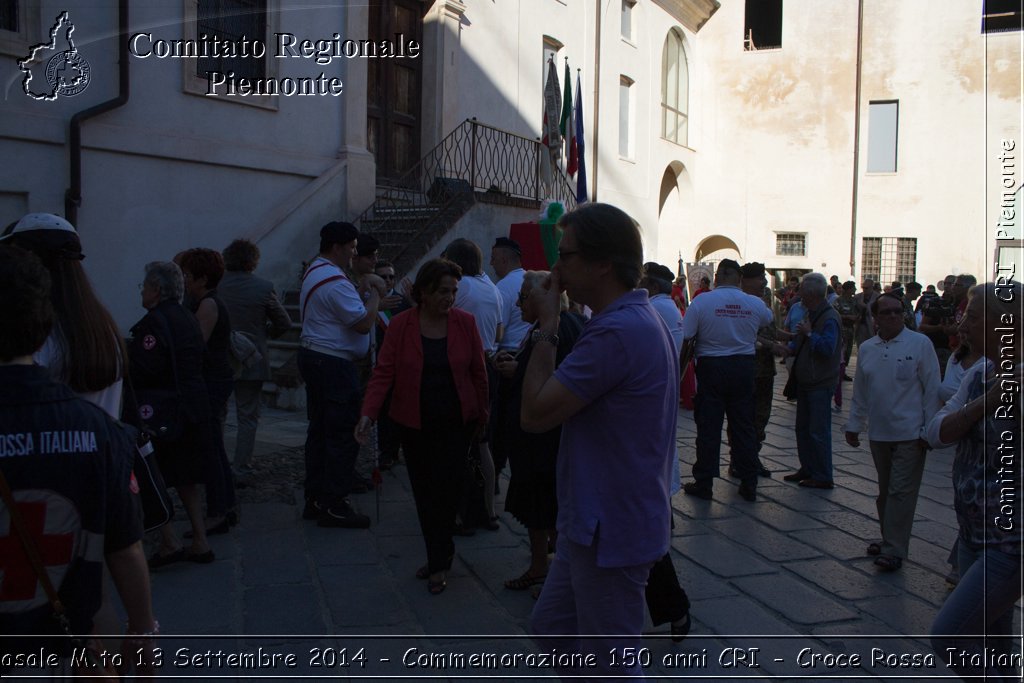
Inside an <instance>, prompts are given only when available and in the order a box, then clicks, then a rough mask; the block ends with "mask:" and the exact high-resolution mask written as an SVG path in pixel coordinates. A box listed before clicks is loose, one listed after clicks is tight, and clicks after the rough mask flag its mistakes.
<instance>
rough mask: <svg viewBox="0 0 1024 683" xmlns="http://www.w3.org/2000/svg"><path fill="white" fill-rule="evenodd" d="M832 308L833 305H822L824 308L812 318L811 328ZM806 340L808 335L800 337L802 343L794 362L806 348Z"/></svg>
mask: <svg viewBox="0 0 1024 683" xmlns="http://www.w3.org/2000/svg"><path fill="white" fill-rule="evenodd" d="M830 308H832V307H831V306H827V307H822V309H821V310H820V311H818V312H817V313H815V314H814V317H813V318H811V328H812V329H813V328H814V325H815V323H817V322H818V319H819V318H820V317H821V316H823V315H825V314H826V313H828V310H829V309H830ZM837 315H838V314H837ZM806 340H807V337H803V338H801V339H800V345H799V346H797V347H796V353H795V354H793V362H794V363H795V362H796V357H797V356H799V355H800V352H801V351H803V350H804V342H805V341H806Z"/></svg>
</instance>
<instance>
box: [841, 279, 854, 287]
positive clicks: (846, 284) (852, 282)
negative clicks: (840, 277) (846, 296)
mask: <svg viewBox="0 0 1024 683" xmlns="http://www.w3.org/2000/svg"><path fill="white" fill-rule="evenodd" d="M843 289H857V283H856V282H854V281H853V280H847V281H846V282H844V283H843Z"/></svg>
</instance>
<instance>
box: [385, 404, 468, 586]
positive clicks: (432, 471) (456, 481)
mask: <svg viewBox="0 0 1024 683" xmlns="http://www.w3.org/2000/svg"><path fill="white" fill-rule="evenodd" d="M472 434H473V432H472V428H471V427H467V426H465V425H460V424H456V425H445V426H441V425H434V426H430V427H428V428H427V429H423V430H421V429H410V428H408V427H403V428H402V451H403V452H404V453H405V466H406V470H407V471H408V472H409V483H410V484H411V485H412V496H413V499H414V500H415V501H416V514H417V516H418V517H419V519H420V530H421V531H422V532H423V542H424V544H425V545H426V547H427V568H428V569H429V571H430V573H432V574H434V573H437V572H442V571H446V570H447V569H448V568H449V567H451V564H452V558H453V557H454V556H455V542H454V541H452V533H453V532H454V530H455V513H456V511H457V510H458V506H459V500H460V496H459V493H460V489H461V486H462V481H463V477H464V473H465V471H466V456H467V454H468V452H469V445H470V440H471V437H472Z"/></svg>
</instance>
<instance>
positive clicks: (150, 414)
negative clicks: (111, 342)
mask: <svg viewBox="0 0 1024 683" xmlns="http://www.w3.org/2000/svg"><path fill="white" fill-rule="evenodd" d="M150 312H151V313H152V314H153V319H154V320H156V321H157V322H158V323H159V325H160V328H161V329H160V331H161V333H162V334H163V337H164V339H165V340H166V342H167V349H168V351H169V352H170V354H171V374H172V375H173V376H174V388H173V389H162V388H161V389H155V388H154V389H139V390H138V391H137V392H135V398H136V399H137V405H138V416H139V419H140V420H142V428H143V431H145V432H147V433H148V434H149V435H150V436H151V437H152V438H153V439H154V440H156V441H176V440H178V439H180V438H181V435H182V434H183V433H184V431H185V410H184V405H183V403H182V400H181V389H180V387H179V386H178V362H177V359H176V358H175V355H174V337H173V336H172V335H171V330H170V327H169V326H168V324H167V320H166V319H165V318H164V316H163V314H162V313H160V312H158V311H157V310H155V309H154V310H152V311H150Z"/></svg>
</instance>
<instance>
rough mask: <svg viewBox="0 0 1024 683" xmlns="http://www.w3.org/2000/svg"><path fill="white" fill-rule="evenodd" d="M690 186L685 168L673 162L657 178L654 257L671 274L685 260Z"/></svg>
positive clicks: (690, 217) (690, 213)
mask: <svg viewBox="0 0 1024 683" xmlns="http://www.w3.org/2000/svg"><path fill="white" fill-rule="evenodd" d="M693 206H694V201H693V182H692V181H691V179H690V173H689V171H687V170H686V166H684V165H683V164H682V162H679V161H673V162H672V163H671V164H669V165H668V167H667V168H666V169H665V172H664V173H663V174H662V176H661V188H660V191H659V193H658V244H657V249H656V250H655V257H656V258H657V260H658V262H659V263H663V264H664V265H666V266H668V267H669V268H672V269H673V270H675V269H676V268H677V267H678V261H679V260H683V261H685V260H686V252H685V247H686V242H687V241H688V238H687V234H686V233H687V232H688V230H689V229H691V228H692V226H693V210H694V209H693Z"/></svg>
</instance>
